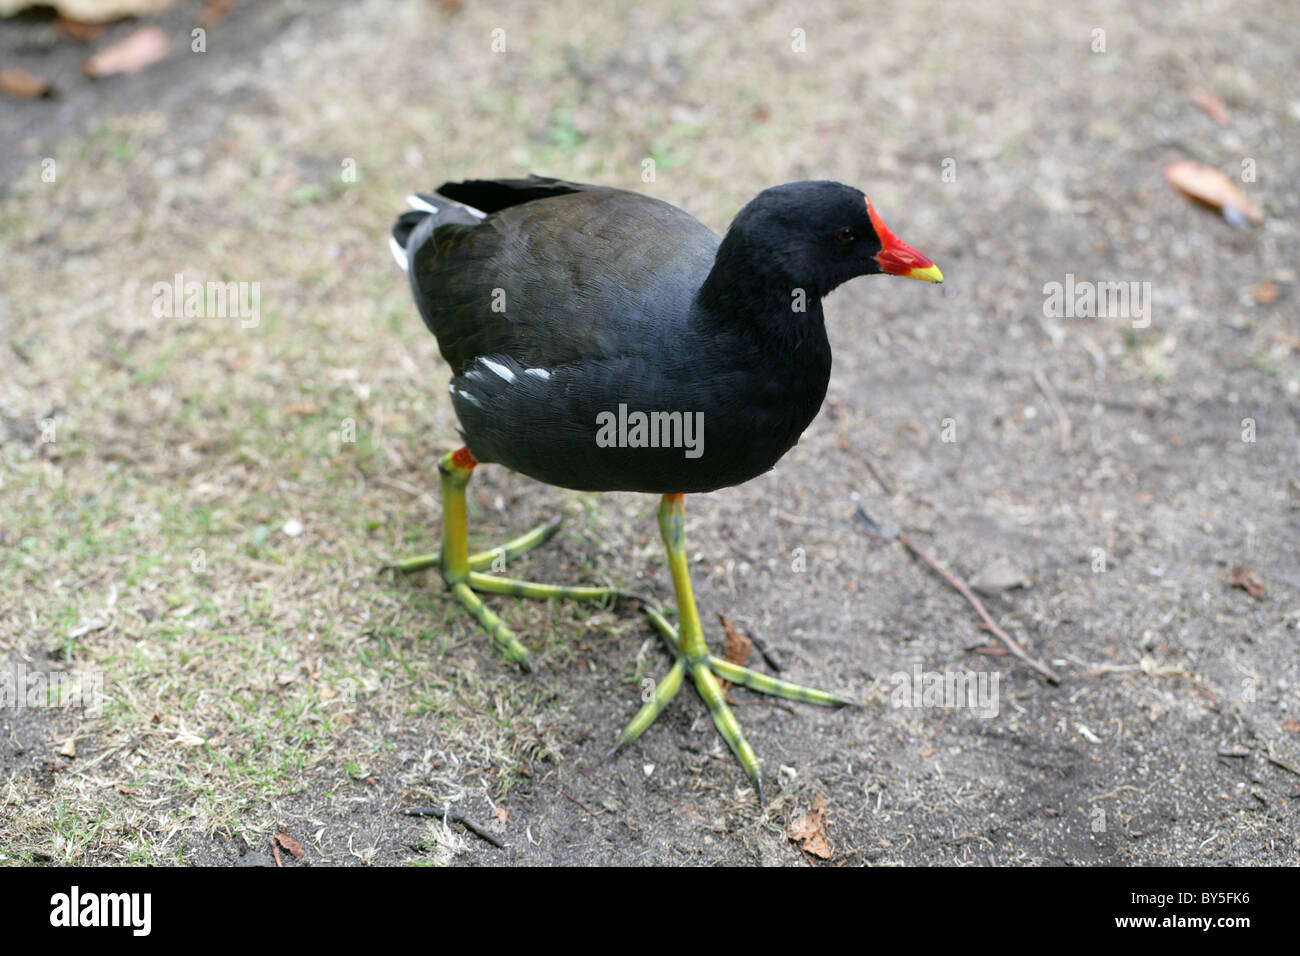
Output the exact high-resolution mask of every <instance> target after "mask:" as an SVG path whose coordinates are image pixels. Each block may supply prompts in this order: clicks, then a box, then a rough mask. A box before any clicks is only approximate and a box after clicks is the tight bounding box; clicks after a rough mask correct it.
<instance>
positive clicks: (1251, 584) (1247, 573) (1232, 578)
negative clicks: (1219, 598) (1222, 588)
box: [1228, 567, 1264, 598]
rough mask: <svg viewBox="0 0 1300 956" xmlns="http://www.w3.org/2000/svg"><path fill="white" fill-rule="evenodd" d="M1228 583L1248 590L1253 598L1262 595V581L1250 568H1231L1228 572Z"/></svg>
mask: <svg viewBox="0 0 1300 956" xmlns="http://www.w3.org/2000/svg"><path fill="white" fill-rule="evenodd" d="M1228 583H1229V584H1230V585H1232V586H1233V587H1234V588H1241V589H1242V590H1243V591H1246V592H1248V593H1249V594H1250V596H1251V597H1253V598H1257V597H1263V596H1264V582H1263V581H1261V580H1260V579H1259V575H1258V574H1256V573H1255V572H1254V571H1252V570H1251V569H1250V568H1243V567H1236V568H1233V569H1232V570H1231V571H1230V572H1228Z"/></svg>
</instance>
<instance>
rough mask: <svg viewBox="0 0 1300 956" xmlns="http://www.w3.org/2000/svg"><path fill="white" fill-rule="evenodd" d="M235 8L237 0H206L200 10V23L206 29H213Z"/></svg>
mask: <svg viewBox="0 0 1300 956" xmlns="http://www.w3.org/2000/svg"><path fill="white" fill-rule="evenodd" d="M234 9H235V0H206V2H205V3H204V4H203V9H202V10H200V11H199V22H198V25H199V26H200V27H202V28H203V29H205V30H208V29H211V28H212V27H213V26H215V25H216V24H217V22H218V21H220V20H224V19H225V18H226V17H227V15H229V13H230V11H232V10H234Z"/></svg>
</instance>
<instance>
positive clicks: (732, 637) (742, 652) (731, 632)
mask: <svg viewBox="0 0 1300 956" xmlns="http://www.w3.org/2000/svg"><path fill="white" fill-rule="evenodd" d="M718 621H719V622H720V623H721V624H722V630H723V631H724V632H725V633H726V635H727V650H726V653H724V654H723V655H722V659H723V660H725V661H726V662H727V663H729V664H735V665H737V666H739V667H744V666H745V665H746V664H747V663H749V652H750V651H751V650H753V649H754V642H753V641H751V640H750V639H749V638H748V637H746V636H745V635H744V634H741V633H740V631H738V630H736V628H735V626H734V625H733V624H732V623H731V622H730V621H728V620H727V619H726V617H724V616H723V614H722V612H718ZM718 683H719V684H721V685H722V693H723V695H724V696H725V695H726V693H727V691H728V690H730V689H731V685H730V684H729V683H727V682H726V681H725V680H722V678H718Z"/></svg>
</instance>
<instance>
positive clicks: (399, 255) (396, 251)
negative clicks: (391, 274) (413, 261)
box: [388, 236, 411, 272]
mask: <svg viewBox="0 0 1300 956" xmlns="http://www.w3.org/2000/svg"><path fill="white" fill-rule="evenodd" d="M388 248H389V249H390V250H392V253H393V258H394V259H396V260H397V264H398V265H399V266H400V267H401V269H402V271H403V272H406V271H407V270H408V269H410V268H411V267H410V265H409V264H408V263H407V261H406V250H405V249H403V248H402V247H401V246H400V245H398V243H397V240H396V239H394V238H393V237H392V236H389V237H388Z"/></svg>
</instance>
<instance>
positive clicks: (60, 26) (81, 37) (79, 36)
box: [54, 14, 104, 43]
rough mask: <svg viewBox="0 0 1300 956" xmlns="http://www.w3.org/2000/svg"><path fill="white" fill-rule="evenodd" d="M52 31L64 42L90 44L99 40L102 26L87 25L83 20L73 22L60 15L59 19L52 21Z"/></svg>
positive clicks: (98, 24) (100, 24) (96, 24)
mask: <svg viewBox="0 0 1300 956" xmlns="http://www.w3.org/2000/svg"><path fill="white" fill-rule="evenodd" d="M54 29H55V30H57V31H58V32H59V36H61V37H63V38H64V39H65V40H72V41H73V42H74V43H91V42H93V41H95V40H98V39H99V35H100V34H101V33H103V32H104V25H103V24H102V23H87V22H86V21H85V20H74V19H72V17H65V16H63V15H62V14H60V15H59V18H58V19H57V20H55V21H54Z"/></svg>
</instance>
